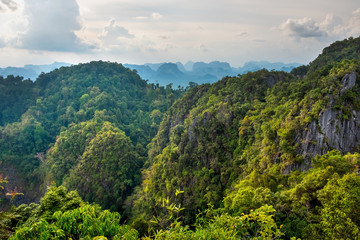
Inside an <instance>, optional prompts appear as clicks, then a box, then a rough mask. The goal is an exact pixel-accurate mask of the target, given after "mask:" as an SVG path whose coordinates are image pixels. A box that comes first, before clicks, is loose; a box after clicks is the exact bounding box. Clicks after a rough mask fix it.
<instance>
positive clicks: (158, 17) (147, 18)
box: [135, 12, 164, 20]
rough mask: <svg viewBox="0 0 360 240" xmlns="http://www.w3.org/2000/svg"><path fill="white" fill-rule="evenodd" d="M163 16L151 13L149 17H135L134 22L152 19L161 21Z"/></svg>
mask: <svg viewBox="0 0 360 240" xmlns="http://www.w3.org/2000/svg"><path fill="white" fill-rule="evenodd" d="M163 17H164V16H163V15H161V14H160V13H158V12H153V13H152V14H151V16H138V17H135V19H136V20H149V19H153V20H160V19H162V18H163Z"/></svg>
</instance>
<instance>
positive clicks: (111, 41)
mask: <svg viewBox="0 0 360 240" xmlns="http://www.w3.org/2000/svg"><path fill="white" fill-rule="evenodd" d="M134 37H135V36H134V35H132V34H130V33H129V31H128V30H127V29H126V28H124V27H121V26H119V25H117V24H116V23H115V19H110V21H109V22H108V24H107V25H106V26H105V27H104V29H103V33H102V34H101V35H100V36H99V39H100V40H101V41H102V42H103V45H119V44H121V43H122V42H121V41H119V40H121V38H129V39H132V38H134Z"/></svg>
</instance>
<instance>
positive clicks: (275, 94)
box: [0, 38, 360, 239]
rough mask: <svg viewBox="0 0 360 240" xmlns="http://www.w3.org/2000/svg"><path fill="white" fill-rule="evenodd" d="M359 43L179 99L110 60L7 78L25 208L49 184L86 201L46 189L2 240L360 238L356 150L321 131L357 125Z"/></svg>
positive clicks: (10, 220) (3, 91)
mask: <svg viewBox="0 0 360 240" xmlns="http://www.w3.org/2000/svg"><path fill="white" fill-rule="evenodd" d="M359 39H360V38H356V39H354V38H350V39H347V40H344V41H342V42H336V43H334V44H332V45H331V46H329V47H328V48H326V49H324V51H323V53H322V54H321V55H320V56H319V57H318V58H317V59H315V60H314V61H313V62H312V63H310V64H309V65H307V66H301V67H299V68H297V69H294V70H293V71H292V73H291V74H287V73H284V72H275V71H271V72H269V71H266V70H260V71H257V72H253V73H247V74H244V75H239V76H237V77H226V78H224V79H222V80H221V81H219V82H217V83H214V84H212V85H209V84H206V85H199V86H196V85H195V84H191V85H190V86H189V88H187V92H186V93H185V94H184V95H183V96H182V97H181V98H180V99H178V100H176V99H177V98H178V97H180V95H181V94H182V91H181V90H179V91H174V90H172V89H171V85H168V86H166V88H163V87H159V86H156V85H149V84H147V83H146V82H145V81H143V80H141V79H140V78H139V77H138V75H137V74H136V72H134V71H130V70H129V69H126V68H124V67H122V66H121V65H120V64H115V63H108V62H91V63H88V64H80V65H77V66H72V67H69V68H61V69H58V70H56V71H53V72H51V73H49V74H42V75H41V76H39V78H38V79H37V81H36V82H35V83H34V84H30V83H28V82H26V81H22V80H21V79H16V78H11V77H10V78H8V79H6V80H5V79H1V81H0V96H5V97H6V96H8V95H9V96H10V95H11V93H9V92H7V89H10V90H11V91H13V92H14V94H13V95H11V96H10V98H11V99H13V98H14V99H15V98H18V99H19V102H20V103H21V104H20V105H16V104H13V105H12V104H8V103H5V105H6V106H8V107H6V109H5V108H4V107H3V106H5V105H0V106H1V107H2V108H0V114H1V115H0V124H3V126H1V127H0V135H1V136H2V137H1V138H0V157H1V160H2V161H3V162H4V163H5V164H6V165H8V166H16V167H17V168H19V169H21V170H20V171H22V172H21V173H22V174H23V175H24V176H25V179H26V180H28V181H29V182H31V183H32V184H33V186H31V187H30V186H29V187H28V188H27V190H28V191H27V192H26V193H25V196H26V195H27V193H29V192H33V191H31V190H32V189H36V187H38V186H39V185H40V182H44V183H48V182H49V181H51V180H55V181H56V183H57V184H59V185H60V184H63V185H64V186H67V187H68V188H69V189H77V191H78V192H79V194H78V193H77V192H75V191H72V192H67V190H66V188H65V187H55V186H51V187H50V188H49V189H48V192H47V193H46V194H45V196H44V197H43V198H42V199H41V200H40V204H30V205H21V206H19V207H13V208H11V209H10V210H9V211H8V212H6V213H1V214H0V233H1V238H9V237H10V236H11V235H13V236H12V238H13V239H70V238H71V239H92V238H94V239H137V238H139V236H140V237H143V238H144V239H280V238H285V239H297V238H302V239H359V238H360V236H359V233H360V232H359V226H360V219H359V216H360V212H359V207H358V205H359V202H360V199H359V196H360V190H359V189H360V182H359V176H358V171H359V170H358V169H359V161H360V160H359V159H360V156H359V153H357V151H358V148H359V146H354V145H353V146H352V147H351V149H350V150H351V151H353V152H352V153H348V152H340V151H335V150H334V148H339V149H338V150H342V147H341V148H340V147H337V145H336V144H333V143H332V140H331V139H330V137H329V138H328V137H327V135H328V134H327V132H326V131H325V130H324V125H326V126H334V125H333V124H335V125H336V130H335V131H336V132H335V134H338V133H342V132H341V131H342V130H343V129H342V127H343V126H348V125H351V124H352V125H354V126H355V125H356V122H357V119H356V115H357V112H356V111H358V110H359V109H360V96H359V94H358V92H359V90H360V85H359V84H358V83H356V84H355V86H353V87H352V88H351V89H349V88H346V87H344V79H345V78H344V76H346V75H347V74H355V76H356V78H357V79H358V76H359V75H360V62H359V61H360V58H359V56H360V55H359V46H360V45H359ZM348 76H349V75H348ZM352 76H354V75H352ZM357 81H358V80H357ZM23 89H26V90H27V91H28V93H25V92H23ZM22 93H24V95H23V96H22ZM10 111H14V114H11V113H10ZM328 111H331V113H333V114H335V115H336V119H334V120H333V121H332V122H326V121H325V120H324V115H323V114H325V113H327V112H328ZM20 115H21V117H20ZM5 124H6V125H5ZM356 126H357V125H356ZM354 132H356V131H354ZM156 133H157V134H156ZM155 134H156V136H155ZM332 134H333V133H332ZM154 136H155V137H154ZM345 138H346V135H344V139H345ZM339 140H341V141H343V143H346V141H345V140H342V139H339ZM48 149H49V150H48ZM147 150H149V151H148V153H147ZM141 174H142V178H143V180H142V184H141V185H140V182H141ZM30 179H31V181H30ZM3 182H4V180H3V179H0V185H1V184H2V183H3ZM34 182H35V184H34ZM179 189H181V190H182V191H180V190H179ZM34 192H36V191H34ZM38 194H39V193H35V194H34V195H38ZM79 195H80V196H82V197H83V199H84V200H85V201H89V202H91V204H89V203H84V202H83V201H82V200H81V198H80V197H79ZM92 202H95V203H98V204H101V206H102V207H104V208H106V209H110V210H111V211H113V210H115V211H118V212H120V213H121V214H122V215H123V214H129V216H125V220H124V219H121V218H120V213H118V212H110V211H109V210H105V211H103V210H101V208H100V207H99V206H98V205H96V204H93V203H92ZM196 213H198V214H196ZM127 217H129V220H130V222H132V225H131V226H132V227H134V228H135V229H137V231H136V230H134V229H133V228H132V227H130V226H127V225H124V222H121V220H122V221H127V220H128V219H127ZM15 231H16V232H15ZM14 232H15V234H14Z"/></svg>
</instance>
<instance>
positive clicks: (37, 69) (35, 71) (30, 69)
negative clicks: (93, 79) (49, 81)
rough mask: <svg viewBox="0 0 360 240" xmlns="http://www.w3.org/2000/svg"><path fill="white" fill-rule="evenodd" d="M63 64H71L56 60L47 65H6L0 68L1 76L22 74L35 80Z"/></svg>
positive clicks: (25, 77)
mask: <svg viewBox="0 0 360 240" xmlns="http://www.w3.org/2000/svg"><path fill="white" fill-rule="evenodd" d="M63 66H70V64H69V63H64V62H54V63H52V64H45V65H32V64H29V65H25V66H24V67H6V68H0V76H3V77H7V76H8V75H14V76H22V77H24V79H31V80H33V81H35V80H36V78H37V77H38V76H39V75H40V74H41V73H48V72H51V71H52V70H54V69H56V68H60V67H63Z"/></svg>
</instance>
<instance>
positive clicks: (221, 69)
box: [0, 61, 302, 87]
mask: <svg viewBox="0 0 360 240" xmlns="http://www.w3.org/2000/svg"><path fill="white" fill-rule="evenodd" d="M70 65H71V64H69V63H64V62H54V63H52V64H48V65H25V66H24V67H6V68H0V75H2V76H4V77H6V76H8V75H15V76H16V75H19V76H23V77H24V78H25V79H31V80H35V79H36V78H37V77H38V76H39V75H40V74H41V73H42V72H44V73H47V72H50V71H52V70H54V69H56V68H60V67H62V66H70ZM123 65H124V66H125V67H128V68H130V69H132V70H136V71H137V73H138V74H139V75H140V76H141V78H143V79H145V80H148V82H149V83H155V84H159V85H160V86H165V85H168V84H173V86H174V87H177V86H183V87H185V86H187V85H188V84H189V83H190V82H195V83H197V84H203V83H213V82H216V81H217V80H219V79H221V78H223V77H225V76H236V75H238V74H243V73H247V72H253V71H257V70H260V69H263V68H265V69H268V70H277V71H285V72H290V71H291V70H292V69H293V68H295V67H298V66H300V65H302V64H300V63H282V62H276V63H271V62H267V61H251V62H246V63H245V64H244V66H242V67H238V68H234V67H231V66H230V64H229V63H227V62H219V61H213V62H210V63H205V62H191V61H189V62H187V63H186V64H184V65H183V64H182V63H181V62H176V63H146V64H143V65H137V64H123Z"/></svg>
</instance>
